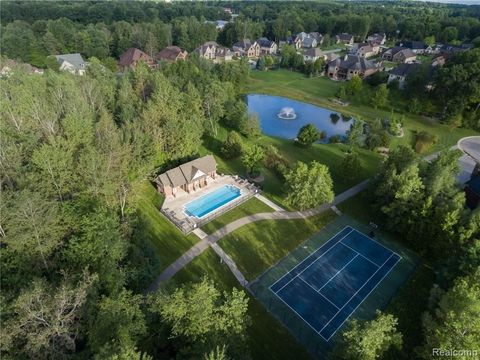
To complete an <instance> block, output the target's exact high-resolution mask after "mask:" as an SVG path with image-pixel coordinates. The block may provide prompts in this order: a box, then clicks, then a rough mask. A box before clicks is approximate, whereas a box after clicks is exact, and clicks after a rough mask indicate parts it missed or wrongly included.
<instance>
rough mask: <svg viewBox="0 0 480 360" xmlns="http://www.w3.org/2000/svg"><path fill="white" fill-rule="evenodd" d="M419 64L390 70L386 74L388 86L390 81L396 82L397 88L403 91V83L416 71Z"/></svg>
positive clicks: (404, 65)
mask: <svg viewBox="0 0 480 360" xmlns="http://www.w3.org/2000/svg"><path fill="white" fill-rule="evenodd" d="M419 66H420V64H400V65H398V66H397V67H396V68H394V69H392V70H391V71H390V73H389V74H388V81H387V83H388V84H390V83H391V82H392V81H398V88H399V89H404V88H405V82H406V80H407V77H408V76H409V75H410V74H411V73H412V72H414V71H415V69H418V68H419Z"/></svg>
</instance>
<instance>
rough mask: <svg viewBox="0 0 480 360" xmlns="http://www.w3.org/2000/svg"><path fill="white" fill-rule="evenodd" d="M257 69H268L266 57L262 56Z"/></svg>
mask: <svg viewBox="0 0 480 360" xmlns="http://www.w3.org/2000/svg"><path fill="white" fill-rule="evenodd" d="M257 69H258V70H260V71H265V70H266V65H265V57H263V56H261V57H260V58H259V59H258V61H257Z"/></svg>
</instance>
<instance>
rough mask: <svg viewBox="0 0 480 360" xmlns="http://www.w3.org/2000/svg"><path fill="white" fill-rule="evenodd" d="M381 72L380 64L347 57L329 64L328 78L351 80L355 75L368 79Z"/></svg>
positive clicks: (351, 56)
mask: <svg viewBox="0 0 480 360" xmlns="http://www.w3.org/2000/svg"><path fill="white" fill-rule="evenodd" d="M379 70H380V66H379V64H376V63H374V62H372V61H369V60H367V59H365V58H362V57H360V56H356V55H346V56H345V57H343V58H340V57H339V58H337V59H335V60H332V61H330V62H329V63H328V66H327V74H328V77H330V78H331V79H335V80H351V79H352V77H354V76H355V75H358V76H360V78H362V79H363V78H366V77H367V76H370V75H372V74H373V73H375V72H377V71H379Z"/></svg>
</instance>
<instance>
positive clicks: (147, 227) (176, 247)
mask: <svg viewBox="0 0 480 360" xmlns="http://www.w3.org/2000/svg"><path fill="white" fill-rule="evenodd" d="M132 192H133V196H132V199H133V201H134V203H135V208H136V209H137V211H138V213H139V218H140V224H139V226H137V227H136V229H137V230H136V232H137V233H136V234H135V235H134V236H140V237H144V238H146V239H148V240H149V241H150V242H151V243H152V245H153V246H154V248H155V251H156V254H157V256H158V258H159V260H160V271H161V270H163V269H165V268H166V267H167V266H168V265H170V264H171V263H172V262H173V261H174V260H175V259H177V258H178V257H179V256H181V255H182V254H183V253H184V252H185V251H187V250H188V249H189V248H190V247H191V246H192V245H194V244H195V243H196V242H197V241H198V238H197V237H196V236H195V235H193V234H190V235H188V236H185V235H183V234H182V233H181V232H180V230H178V229H177V228H176V227H175V226H174V225H173V224H172V223H171V222H170V221H168V220H167V219H166V218H165V217H164V216H163V215H162V214H161V213H160V206H161V204H162V202H163V199H162V197H161V196H160V194H159V193H158V192H157V191H156V190H155V188H154V187H153V186H152V185H151V184H150V183H149V182H148V181H145V180H144V181H139V182H136V183H134V184H133V190H132Z"/></svg>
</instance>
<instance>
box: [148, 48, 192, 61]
mask: <svg viewBox="0 0 480 360" xmlns="http://www.w3.org/2000/svg"><path fill="white" fill-rule="evenodd" d="M187 55H188V53H187V51H185V50H182V49H180V48H179V47H178V46H167V47H166V48H165V49H163V50H161V51H160V52H159V53H157V55H155V59H156V60H157V61H168V62H176V61H178V60H185V59H186V58H187Z"/></svg>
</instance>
